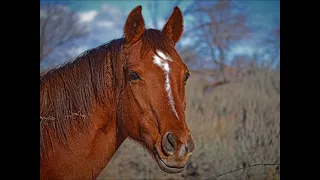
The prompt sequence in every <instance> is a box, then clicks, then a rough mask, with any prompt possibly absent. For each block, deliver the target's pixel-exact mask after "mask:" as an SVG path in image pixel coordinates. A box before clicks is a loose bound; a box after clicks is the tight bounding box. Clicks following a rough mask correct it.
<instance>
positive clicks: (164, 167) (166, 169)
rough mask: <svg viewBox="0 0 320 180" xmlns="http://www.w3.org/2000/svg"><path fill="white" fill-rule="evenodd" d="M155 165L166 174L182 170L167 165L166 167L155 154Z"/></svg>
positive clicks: (182, 168)
mask: <svg viewBox="0 0 320 180" xmlns="http://www.w3.org/2000/svg"><path fill="white" fill-rule="evenodd" d="M155 157H156V160H157V163H158V165H159V167H160V169H161V170H162V171H164V172H168V173H180V172H182V171H183V170H184V167H185V166H183V167H169V166H168V165H166V163H165V162H164V161H163V160H162V159H161V158H160V156H159V154H158V153H156V155H155Z"/></svg>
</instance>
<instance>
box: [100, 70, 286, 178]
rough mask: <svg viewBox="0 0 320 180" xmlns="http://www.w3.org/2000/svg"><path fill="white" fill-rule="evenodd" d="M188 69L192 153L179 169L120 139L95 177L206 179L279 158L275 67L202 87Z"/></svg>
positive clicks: (269, 171) (273, 171) (268, 169)
mask: <svg viewBox="0 0 320 180" xmlns="http://www.w3.org/2000/svg"><path fill="white" fill-rule="evenodd" d="M198 78H199V76H197V75H195V74H193V75H192V77H191V78H190V81H189V82H188V85H187V101H188V105H187V111H186V113H187V121H188V125H189V127H190V129H191V130H192V132H193V137H194V140H195V145H196V149H195V153H194V154H193V156H192V157H191V159H190V163H189V164H188V166H187V170H186V171H185V172H183V173H180V174H174V175H172V174H166V173H164V172H162V171H160V169H159V167H158V165H157V164H156V162H154V160H153V159H152V158H151V157H150V155H149V154H148V153H147V152H146V151H145V150H144V149H143V148H142V147H141V146H139V145H137V144H136V143H134V142H132V141H131V140H126V141H125V142H124V144H122V145H121V147H120V148H119V150H118V151H117V153H116V154H115V156H114V157H113V158H112V160H111V161H110V163H109V165H108V166H107V167H106V169H105V170H104V171H103V172H102V173H101V174H100V176H99V178H98V179H210V177H214V176H217V175H219V174H222V173H224V172H227V171H230V170H233V169H237V168H242V167H246V166H249V165H252V164H260V163H270V164H273V163H280V72H272V73H271V72H259V73H257V74H255V75H250V76H248V77H245V78H242V79H241V80H237V81H236V82H231V83H229V84H225V85H222V86H219V87H216V88H214V89H213V90H212V91H211V92H207V91H204V87H206V86H207V83H206V82H205V81H202V80H199V79H198ZM217 179H268V180H269V179H275V180H277V179H280V167H277V166H255V167H251V168H245V169H244V170H239V171H237V172H234V173H230V174H227V175H224V176H221V177H219V178H217Z"/></svg>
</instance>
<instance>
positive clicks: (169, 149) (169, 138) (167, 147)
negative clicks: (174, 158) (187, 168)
mask: <svg viewBox="0 0 320 180" xmlns="http://www.w3.org/2000/svg"><path fill="white" fill-rule="evenodd" d="M162 143H163V151H164V153H165V154H166V155H172V154H173V153H174V146H175V139H174V137H173V135H172V134H171V133H166V134H165V135H164V137H163V140H162Z"/></svg>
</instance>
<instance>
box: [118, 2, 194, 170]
mask: <svg viewBox="0 0 320 180" xmlns="http://www.w3.org/2000/svg"><path fill="white" fill-rule="evenodd" d="M141 9H142V8H141V6H138V7H136V8H135V9H133V10H132V12H131V13H130V14H129V16H128V18H127V21H126V24H125V27H124V37H125V46H124V55H125V58H126V59H127V63H126V66H125V70H124V72H125V76H126V85H125V88H124V93H123V95H122V98H121V99H122V101H123V103H122V104H123V114H122V115H123V118H122V126H123V127H124V128H123V131H124V132H125V133H126V134H127V135H128V136H129V137H131V138H132V139H134V140H137V141H138V142H140V143H141V144H142V145H143V146H144V147H145V148H146V149H147V150H148V151H149V152H150V153H151V154H152V156H153V157H154V158H155V160H156V161H157V163H158V165H159V167H160V168H161V169H162V170H163V171H165V172H170V173H177V172H181V171H182V170H183V169H184V166H185V165H186V163H187V161H188V159H189V157H190V156H191V154H192V153H193V151H194V143H193V139H192V135H191V132H190V130H189V128H188V126H187V124H186V119H185V112H184V111H185V108H186V97H185V84H186V81H187V79H188V77H189V71H188V68H187V66H186V65H185V64H184V63H183V61H182V60H181V58H180V56H179V54H178V53H177V51H176V49H175V44H176V43H177V42H178V41H179V39H180V37H181V35H182V33H183V17H182V13H181V11H180V9H179V8H178V7H175V8H174V11H173V13H172V14H171V16H170V18H169V19H168V21H167V23H166V24H165V26H164V28H163V29H162V30H154V29H148V30H147V29H145V26H144V19H143V17H142V14H141Z"/></svg>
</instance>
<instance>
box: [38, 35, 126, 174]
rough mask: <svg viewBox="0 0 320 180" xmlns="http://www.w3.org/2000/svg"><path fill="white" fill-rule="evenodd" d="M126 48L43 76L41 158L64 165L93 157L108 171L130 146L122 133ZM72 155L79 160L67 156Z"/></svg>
mask: <svg viewBox="0 0 320 180" xmlns="http://www.w3.org/2000/svg"><path fill="white" fill-rule="evenodd" d="M122 46H123V39H117V40H114V41H111V42H110V43H109V44H107V45H102V46H100V47H98V48H95V49H92V50H90V51H87V52H86V53H85V54H83V55H82V56H79V57H78V58H77V59H76V60H75V61H73V62H70V63H68V64H65V65H64V66H61V67H59V68H57V69H53V70H51V71H49V72H47V73H46V74H43V75H41V76H40V151H41V152H40V154H41V158H42V157H44V159H47V158H51V160H50V161H52V159H54V160H53V161H55V160H57V161H59V162H60V163H62V164H63V163H68V161H69V160H71V159H72V161H77V160H78V161H79V163H80V162H82V161H83V160H81V158H83V157H87V158H91V159H92V162H93V163H94V162H95V161H97V163H98V164H99V166H98V165H94V164H91V167H102V166H103V164H106V163H107V162H108V161H109V160H110V158H111V157H112V155H113V153H114V152H115V151H116V149H117V148H118V147H119V146H120V145H121V143H122V142H123V141H124V140H125V138H126V137H125V135H123V134H122V132H121V129H119V127H118V122H120V121H121V116H118V115H121V113H122V112H121V111H122V105H121V104H119V98H120V97H121V91H122V89H123V87H124V77H123V72H122V71H123V69H122V68H123V63H124V62H123V60H122V59H121V49H122ZM106 134H107V136H106ZM68 151H69V152H70V151H71V152H73V154H74V156H61V154H68ZM76 154H79V155H76ZM43 155H44V156H43ZM98 156H100V157H98ZM101 156H104V158H101ZM102 159H103V161H104V162H102V163H101V162H98V161H99V160H100V161H101V160H102ZM48 162H49V161H48ZM84 166H85V165H84ZM88 169H92V168H88ZM94 171H98V170H94ZM89 174H91V173H89Z"/></svg>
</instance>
